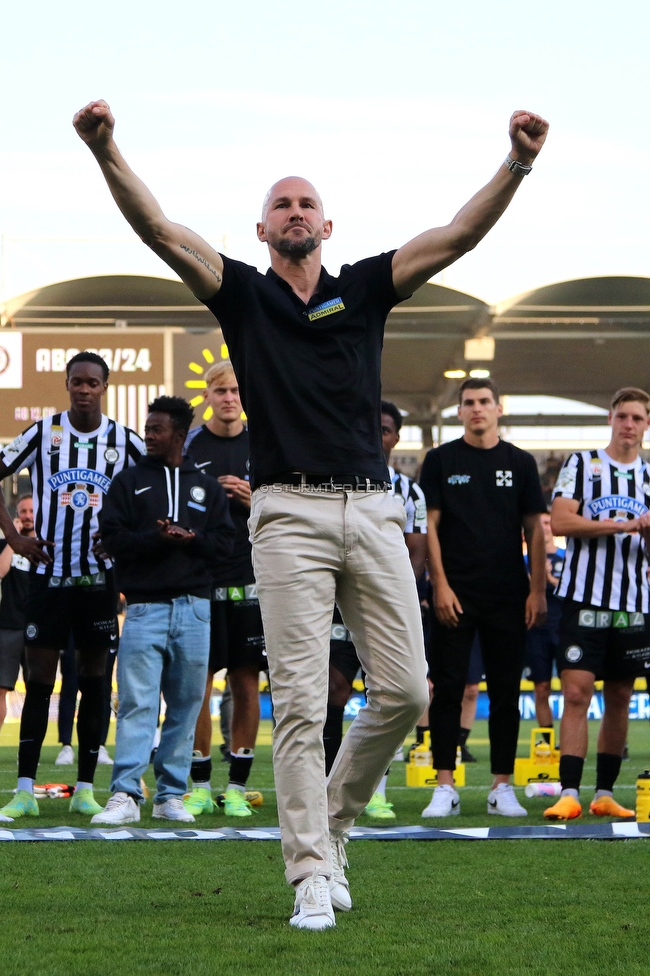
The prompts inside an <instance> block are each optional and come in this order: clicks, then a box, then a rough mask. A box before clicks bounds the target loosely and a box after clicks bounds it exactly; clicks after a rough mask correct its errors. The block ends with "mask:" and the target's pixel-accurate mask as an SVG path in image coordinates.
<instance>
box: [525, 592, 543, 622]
mask: <svg viewBox="0 0 650 976" xmlns="http://www.w3.org/2000/svg"><path fill="white" fill-rule="evenodd" d="M545 622H546V594H545V593H534V592H532V591H531V592H530V593H529V594H528V599H527V600H526V627H527V628H528V630H530V628H531V627H541V626H542V624H543V623H545Z"/></svg>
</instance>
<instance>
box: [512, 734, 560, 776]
mask: <svg viewBox="0 0 650 976" xmlns="http://www.w3.org/2000/svg"><path fill="white" fill-rule="evenodd" d="M546 737H547V738H546ZM559 781H560V750H559V749H556V748H555V731H554V730H553V729H532V731H531V733H530V755H529V756H528V757H527V758H526V759H515V786H527V785H528V784H529V783H558V782H559Z"/></svg>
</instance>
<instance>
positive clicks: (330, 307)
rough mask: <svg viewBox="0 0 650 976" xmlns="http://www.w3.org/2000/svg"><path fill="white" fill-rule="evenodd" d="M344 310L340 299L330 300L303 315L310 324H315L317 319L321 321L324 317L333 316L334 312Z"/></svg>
mask: <svg viewBox="0 0 650 976" xmlns="http://www.w3.org/2000/svg"><path fill="white" fill-rule="evenodd" d="M344 308H345V305H344V304H343V299H342V298H330V300H329V301H328V302H323V303H322V304H321V305H316V306H315V307H314V308H310V309H309V311H308V312H305V315H306V316H307V318H308V319H309V321H310V322H316V321H317V319H323V318H325V316H326V315H334V313H335V312H342V311H343V309H344Z"/></svg>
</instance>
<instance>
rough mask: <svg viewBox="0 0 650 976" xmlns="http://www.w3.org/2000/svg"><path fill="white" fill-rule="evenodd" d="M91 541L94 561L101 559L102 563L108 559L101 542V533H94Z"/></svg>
mask: <svg viewBox="0 0 650 976" xmlns="http://www.w3.org/2000/svg"><path fill="white" fill-rule="evenodd" d="M92 540H93V546H92V554H93V556H94V557H95V559H101V560H102V562H105V561H106V560H107V559H110V556H109V555H108V553H107V552H106V550H105V549H104V543H103V542H102V534H101V532H94V533H93V536H92Z"/></svg>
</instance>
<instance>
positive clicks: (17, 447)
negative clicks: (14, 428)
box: [2, 434, 27, 460]
mask: <svg viewBox="0 0 650 976" xmlns="http://www.w3.org/2000/svg"><path fill="white" fill-rule="evenodd" d="M26 447H27V441H26V440H25V438H24V437H23V435H22V434H19V435H18V437H16V438H15V439H14V440H13V441H12V442H11V444H7V446H6V447H3V449H2V453H3V454H4V456H5V457H6V458H7V460H11V459H10V457H9V455H11V454H13V455H15V456H16V457H17V456H18V455H19V454H22V453H23V451H24V450H25V448H26Z"/></svg>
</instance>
